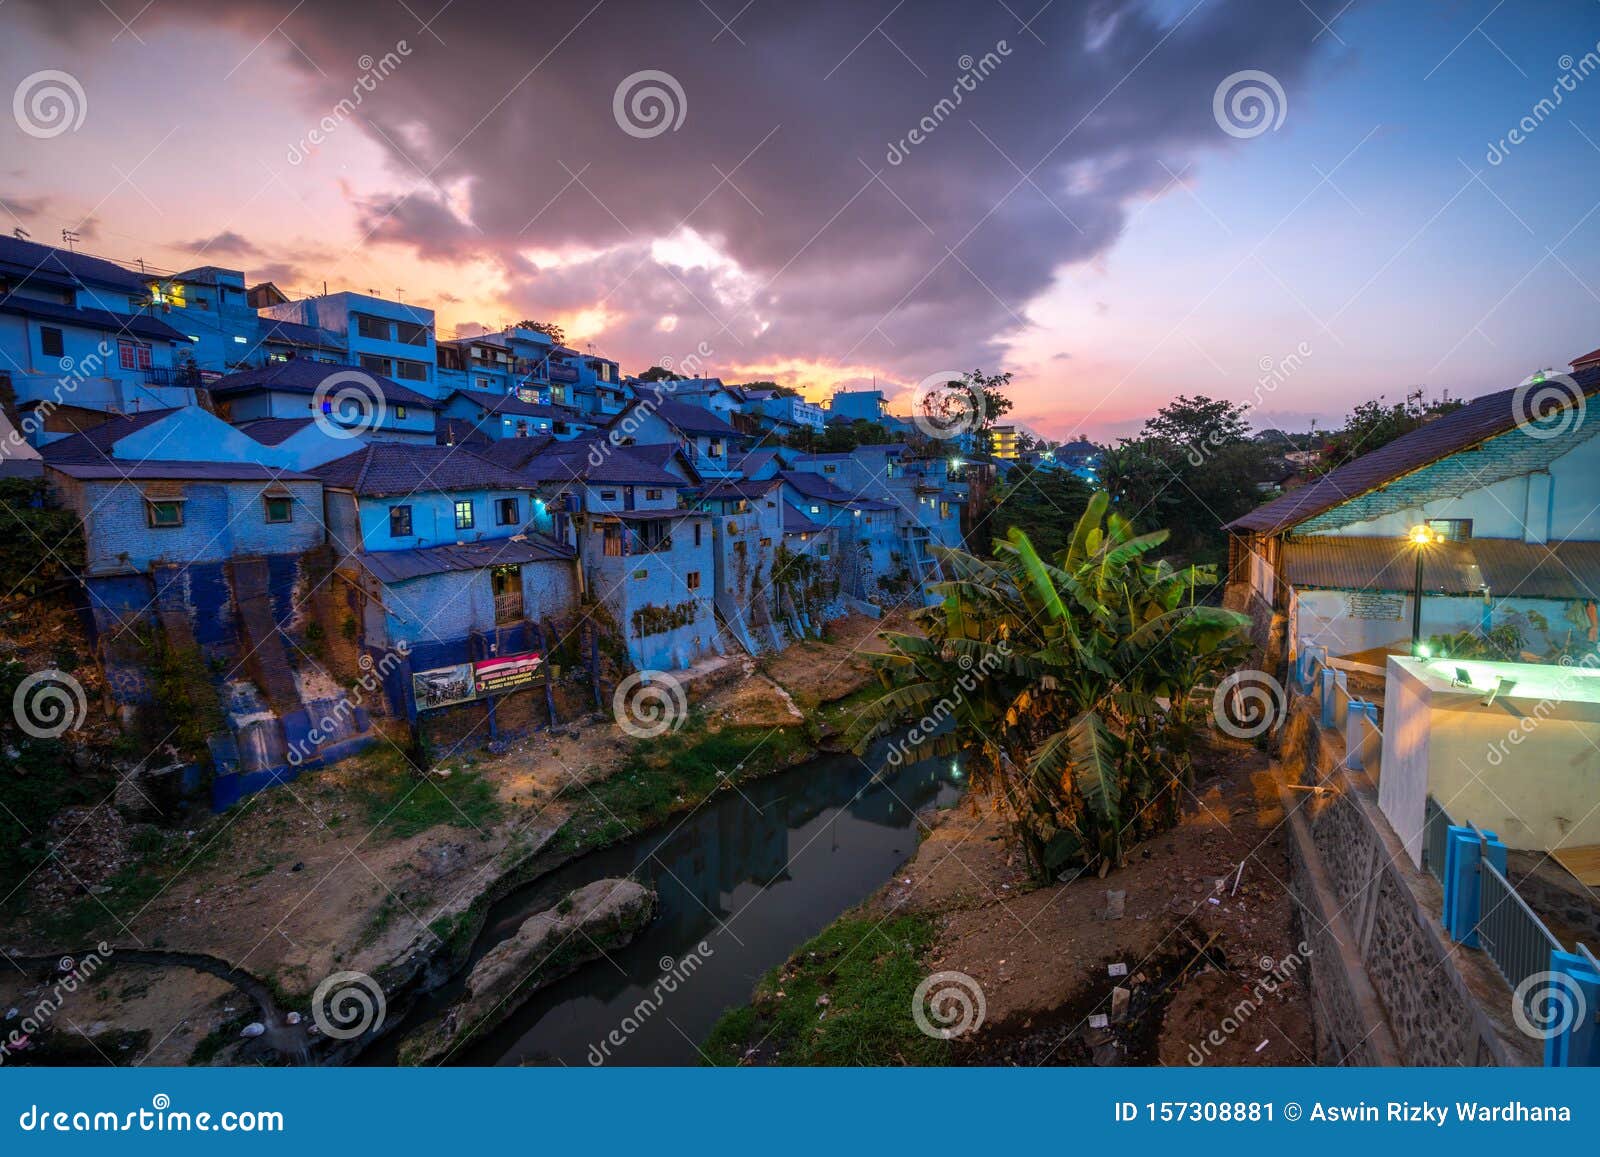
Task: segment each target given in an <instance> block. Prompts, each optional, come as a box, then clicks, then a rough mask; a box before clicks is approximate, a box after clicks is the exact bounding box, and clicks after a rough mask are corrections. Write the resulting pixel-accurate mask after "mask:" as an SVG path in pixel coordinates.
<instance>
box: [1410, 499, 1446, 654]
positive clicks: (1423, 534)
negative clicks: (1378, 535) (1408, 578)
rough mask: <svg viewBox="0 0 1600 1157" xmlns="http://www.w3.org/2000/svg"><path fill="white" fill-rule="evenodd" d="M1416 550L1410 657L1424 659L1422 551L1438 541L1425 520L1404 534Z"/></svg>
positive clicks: (1425, 651) (1426, 649)
mask: <svg viewBox="0 0 1600 1157" xmlns="http://www.w3.org/2000/svg"><path fill="white" fill-rule="evenodd" d="M1406 538H1407V540H1408V541H1409V542H1410V543H1411V546H1412V548H1413V549H1414V550H1415V551H1416V552H1417V584H1416V589H1415V591H1414V592H1413V593H1412V596H1411V657H1412V658H1413V659H1426V658H1427V657H1428V648H1427V647H1425V646H1423V645H1422V562H1423V554H1422V552H1423V551H1424V550H1426V549H1427V548H1428V547H1430V546H1432V545H1433V544H1434V543H1436V542H1438V541H1439V535H1438V534H1437V533H1436V532H1435V531H1434V529H1433V527H1431V526H1429V525H1428V524H1427V523H1426V522H1424V523H1420V524H1418V525H1416V526H1413V527H1412V528H1411V532H1410V533H1409V534H1408V535H1407V536H1406Z"/></svg>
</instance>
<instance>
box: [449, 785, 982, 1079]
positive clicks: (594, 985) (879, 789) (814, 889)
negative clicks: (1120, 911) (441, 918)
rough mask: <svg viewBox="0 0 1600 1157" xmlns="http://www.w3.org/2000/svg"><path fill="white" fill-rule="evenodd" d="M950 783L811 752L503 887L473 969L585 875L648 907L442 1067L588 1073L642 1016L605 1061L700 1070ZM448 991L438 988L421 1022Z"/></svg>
mask: <svg viewBox="0 0 1600 1157" xmlns="http://www.w3.org/2000/svg"><path fill="white" fill-rule="evenodd" d="M959 778H960V773H959V770H957V765H954V764H952V763H951V762H950V761H949V760H929V761H925V762H923V763H918V764H911V765H908V766H906V767H904V768H902V769H900V770H898V771H896V772H894V773H893V774H891V775H889V776H886V777H882V778H879V779H877V780H874V779H873V778H872V776H871V775H870V773H869V772H868V771H867V769H866V768H865V767H864V766H863V765H862V763H861V762H860V761H859V760H856V759H853V758H849V757H831V756H830V757H824V758H821V759H817V760H814V761H812V762H810V763H807V764H805V765H803V766H802V767H797V768H795V769H794V770H792V771H788V772H785V773H783V774H781V775H778V776H774V777H772V778H770V779H766V780H762V781H760V782H758V783H755V784H750V785H746V786H745V787H744V788H743V789H742V792H741V791H724V792H721V793H719V794H718V796H717V797H716V798H715V799H714V800H713V801H712V802H709V803H707V804H704V805H702V807H701V808H700V809H699V810H698V811H697V812H695V813H694V814H693V815H692V816H691V817H690V818H689V819H688V820H687V821H684V822H683V823H682V824H681V826H679V827H677V828H676V829H674V828H671V827H670V826H669V827H668V828H667V829H666V830H665V832H658V833H653V834H651V835H649V836H645V837H641V838H640V839H637V840H633V841H630V842H628V843H626V844H622V845H619V846H617V847H615V848H612V849H609V850H607V851H604V852H598V853H595V854H593V855H590V856H586V857H584V858H583V859H582V860H581V861H578V862H576V863H573V864H571V865H568V867H566V868H564V869H562V870H561V871H560V872H557V873H555V874H553V875H552V876H549V877H546V878H545V879H543V880H540V881H538V882H536V883H535V884H533V885H531V886H530V887H529V888H527V889H525V890H523V891H521V892H518V893H514V894H513V895H511V896H509V897H507V898H506V900H504V901H502V902H501V903H500V904H499V905H497V906H496V907H495V909H494V910H493V911H492V912H491V913H490V920H489V924H488V926H487V928H486V929H485V932H484V935H483V936H482V937H481V938H480V940H479V942H478V944H477V945H476V946H475V947H474V950H473V959H474V960H476V958H477V957H478V956H481V955H482V954H483V953H484V952H485V951H487V950H488V949H489V948H490V947H491V946H493V945H494V944H495V943H497V942H498V941H500V940H502V939H504V938H505V937H507V936H510V935H511V934H512V933H514V932H515V931H516V929H517V928H518V926H519V925H520V924H521V923H522V922H523V921H524V920H526V919H527V918H528V917H529V916H531V915H533V914H534V913H536V912H541V911H543V910H545V909H547V908H549V907H550V906H552V905H553V904H555V903H556V902H557V901H558V900H559V899H560V898H561V897H562V896H564V895H565V894H566V893H567V892H569V891H571V890H572V889H573V888H575V887H578V886H580V885H582V884H585V883H588V882H589V881H591V880H595V879H600V878H603V877H607V876H622V875H629V874H631V875H633V876H634V877H635V878H637V879H640V880H642V881H645V882H647V883H649V884H650V885H651V886H653V887H654V888H656V890H657V892H658V893H659V895H660V911H659V914H658V915H657V917H656V920H655V921H654V923H652V924H651V925H650V927H649V928H648V929H646V930H645V931H644V932H643V933H642V934H641V935H640V936H639V938H638V939H637V940H635V941H634V942H633V943H632V944H630V945H629V946H628V947H627V948H625V949H622V950H621V951H618V952H613V953H612V954H611V959H610V960H604V959H602V960H599V961H596V962H594V963H592V964H589V965H586V966H585V967H584V968H583V969H581V970H580V971H579V972H577V973H576V974H574V975H573V976H570V977H568V978H567V979H565V980H563V981H560V982H558V983H556V984H554V985H552V986H551V987H550V988H547V989H545V990H544V991H543V992H541V993H539V994H538V995H536V996H535V997H534V998H533V999H532V1000H531V1001H529V1002H528V1003H527V1004H526V1005H524V1006H523V1007H522V1009H520V1010H519V1011H518V1012H517V1014H516V1015H515V1016H513V1017H512V1018H511V1019H510V1020H509V1021H508V1022H506V1024H504V1025H502V1026H501V1027H500V1028H499V1029H498V1030H496V1031H495V1032H494V1033H492V1034H490V1035H488V1036H486V1037H485V1038H483V1039H482V1040H480V1041H478V1042H476V1043H475V1044H474V1045H473V1046H471V1047H470V1048H468V1049H465V1050H463V1051H462V1052H461V1053H460V1054H458V1055H457V1056H456V1057H455V1058H453V1059H454V1061H455V1062H456V1063H463V1064H479V1065H483V1064H525V1063H534V1064H562V1063H565V1064H588V1063H590V1058H591V1055H592V1054H591V1046H594V1045H596V1044H597V1043H598V1042H600V1041H602V1040H604V1039H605V1038H606V1036H607V1034H608V1033H610V1032H611V1031H612V1030H613V1029H616V1028H617V1027H618V1026H619V1025H620V1024H621V1023H622V1022H623V1020H624V1018H625V1017H628V1016H629V1014H630V1013H637V1012H643V1015H642V1016H635V1017H634V1018H633V1019H634V1020H636V1021H638V1025H637V1028H633V1027H632V1022H630V1025H629V1027H630V1029H631V1030H632V1031H631V1032H630V1033H629V1035H628V1036H627V1039H626V1041H625V1042H624V1043H623V1044H621V1045H620V1046H619V1045H615V1044H612V1045H609V1046H607V1050H606V1051H607V1054H608V1056H609V1060H608V1062H607V1063H611V1064H631V1065H661V1064H696V1063H698V1062H699V1060H700V1053H699V1049H698V1046H699V1044H700V1043H701V1042H702V1041H703V1040H704V1039H705V1036H706V1033H707V1032H709V1031H710V1029H711V1026H712V1024H713V1023H715V1021H716V1019H717V1017H718V1015H719V1014H720V1013H721V1012H722V1011H723V1010H724V1009H725V1008H729V1007H733V1006H735V1005H740V1004H743V1003H745V1002H746V1001H747V1000H748V999H749V996H750V992H751V989H752V988H753V987H754V985H755V982H756V980H757V979H758V978H759V977H760V976H761V975H762V974H763V973H765V972H766V971H767V970H768V969H770V968H772V967H773V966H774V965H776V964H779V963H781V962H782V961H783V960H785V959H786V958H787V957H788V956H789V954H790V953H791V952H792V951H793V950H794V949H795V948H796V947H798V946H799V945H800V944H801V943H803V942H804V941H805V940H807V939H808V938H810V937H811V936H813V935H815V934H816V933H817V932H819V931H820V930H821V929H822V928H823V927H824V926H826V925H827V924H828V922H829V921H831V920H832V919H833V918H834V917H836V916H837V915H838V914H839V913H840V912H842V911H844V910H845V909H846V908H849V907H850V906H852V905H853V904H856V903H858V902H860V901H861V900H863V899H865V898H866V897H867V896H868V895H869V894H871V893H872V891H873V890H875V889H876V888H877V887H878V886H879V885H881V884H882V883H883V882H884V881H885V880H886V879H888V877H889V875H890V873H891V872H893V871H894V869H895V868H896V867H897V866H898V865H899V864H900V863H901V862H903V861H904V860H905V859H907V858H908V857H909V856H910V855H911V853H912V851H913V850H914V849H915V847H916V842H917V836H916V833H914V832H913V830H912V829H913V826H914V824H915V812H916V810H917V809H919V808H921V807H924V806H925V805H927V804H929V803H935V802H936V803H938V804H940V805H941V806H944V805H948V804H951V803H953V802H955V800H956V799H957V798H958V797H959V789H958V787H957V786H956V784H957V783H958V782H959ZM701 941H705V943H706V945H707V946H708V948H709V950H710V951H709V955H708V956H707V957H706V958H705V959H704V960H703V962H701V963H700V964H699V965H698V966H697V968H696V969H695V970H694V971H693V973H692V975H689V976H688V977H686V978H685V979H683V981H682V982H681V983H679V984H677V985H676V986H675V991H673V992H671V993H670V994H668V995H667V996H666V997H665V999H664V1000H663V1001H662V1003H661V1006H660V1008H659V1009H650V1008H648V1007H646V1008H643V1009H641V1007H640V1002H641V1000H646V999H647V998H650V997H652V996H653V994H656V993H657V992H658V991H659V990H658V989H657V981H658V978H659V977H660V976H661V971H662V963H663V961H664V960H670V961H676V960H679V959H681V958H682V957H683V956H684V954H686V953H689V952H691V951H693V949H694V947H695V945H697V944H699V943H700V942H701ZM455 992H456V989H455V986H452V987H451V988H449V989H446V990H444V991H442V992H441V993H439V994H437V995H436V998H435V999H434V1000H433V1001H431V1002H430V1003H429V1007H428V1008H426V1009H423V1010H421V1012H420V1014H419V1015H427V1014H428V1013H430V1012H433V1011H437V1010H438V1009H439V1008H441V1007H442V1006H443V1004H444V1003H446V1002H447V1001H448V999H449V998H450V997H452V996H454V995H455Z"/></svg>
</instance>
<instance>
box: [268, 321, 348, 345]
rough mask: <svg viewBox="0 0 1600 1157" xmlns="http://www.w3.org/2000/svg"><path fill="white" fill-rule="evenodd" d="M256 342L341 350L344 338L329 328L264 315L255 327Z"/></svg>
mask: <svg viewBox="0 0 1600 1157" xmlns="http://www.w3.org/2000/svg"><path fill="white" fill-rule="evenodd" d="M256 342H257V343H258V344H259V343H262V342H282V343H283V344H285V345H294V346H306V347H309V348H311V349H322V350H342V349H344V344H345V343H344V340H343V339H342V338H340V336H339V335H338V334H336V333H333V332H332V331H330V330H326V329H321V328H320V327H318V326H314V325H302V324H301V323H300V322H298V321H283V320H281V319H279V318H276V317H264V318H262V319H261V322H260V324H259V326H258V327H257V329H256Z"/></svg>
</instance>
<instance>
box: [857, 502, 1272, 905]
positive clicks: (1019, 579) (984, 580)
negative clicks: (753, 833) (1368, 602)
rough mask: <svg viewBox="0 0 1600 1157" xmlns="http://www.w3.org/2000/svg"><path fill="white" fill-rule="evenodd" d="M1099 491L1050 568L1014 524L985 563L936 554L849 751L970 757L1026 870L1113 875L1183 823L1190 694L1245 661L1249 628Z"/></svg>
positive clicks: (1159, 538)
mask: <svg viewBox="0 0 1600 1157" xmlns="http://www.w3.org/2000/svg"><path fill="white" fill-rule="evenodd" d="M1109 508H1110V499H1109V496H1108V495H1106V494H1105V493H1097V494H1095V495H1094V496H1093V497H1092V498H1091V499H1090V501H1089V503H1088V505H1087V507H1086V509H1085V510H1084V512H1083V515H1082V517H1081V518H1080V519H1079V520H1078V523H1077V525H1076V527H1075V528H1074V531H1073V534H1072V536H1071V538H1070V539H1069V540H1068V545H1067V547H1066V549H1064V550H1062V551H1061V552H1060V553H1059V554H1057V555H1056V556H1055V557H1054V558H1053V559H1045V558H1042V557H1040V555H1039V554H1038V552H1037V551H1035V549H1034V547H1033V544H1032V543H1031V542H1030V541H1029V539H1028V536H1027V535H1026V534H1024V533H1023V532H1022V531H1020V530H1016V529H1013V530H1011V531H1010V532H1009V533H1008V535H1007V536H1006V538H1005V539H1002V540H996V541H995V543H994V544H993V554H992V556H991V557H989V558H980V557H978V556H976V555H973V554H969V553H967V552H965V551H961V550H954V549H949V548H942V547H941V548H935V551H936V553H937V554H938V555H939V559H940V562H941V564H942V567H943V573H944V574H945V575H947V576H949V577H948V578H946V579H945V580H944V581H942V582H939V583H936V584H933V586H932V590H933V591H934V592H935V593H936V595H937V596H938V600H939V601H938V602H937V603H935V604H933V605H930V606H928V607H924V608H921V609H920V610H918V611H916V612H915V613H914V615H913V619H914V621H915V623H916V625H917V626H918V627H919V628H920V629H921V631H922V633H921V634H891V635H888V636H887V637H886V638H887V642H888V646H889V649H888V651H887V652H886V653H884V654H881V655H876V656H874V657H873V658H874V663H875V666H876V668H877V672H878V676H879V679H880V680H881V682H882V684H883V687H884V694H883V696H882V697H881V698H879V699H878V700H877V701H875V702H874V703H872V704H870V705H869V706H868V707H867V708H866V709H865V710H864V711H862V713H861V714H860V716H859V717H858V721H857V723H856V726H855V727H854V729H853V730H852V733H851V735H850V736H849V740H850V742H851V744H852V746H853V747H854V749H855V750H856V751H857V753H865V751H866V750H867V748H868V746H869V745H870V744H871V743H872V742H873V740H875V739H877V738H878V737H880V736H882V735H884V734H887V733H889V732H892V731H895V730H898V729H902V728H907V727H909V728H910V730H909V731H908V732H907V738H906V739H905V740H903V741H902V743H903V744H904V745H905V746H906V750H904V751H903V754H904V756H905V757H908V758H923V757H929V756H935V755H948V754H952V753H955V752H965V753H967V755H968V757H969V766H970V768H971V773H972V783H973V786H974V788H975V789H976V790H980V791H985V792H988V793H990V794H991V795H992V797H993V798H994V799H995V800H996V801H998V803H999V805H1000V806H1001V807H1002V808H1003V809H1004V812H1005V814H1006V815H1007V818H1008V819H1009V821H1010V823H1011V826H1012V829H1013V831H1014V833H1015V836H1016V838H1017V839H1018V841H1019V842H1020V844H1021V846H1022V848H1023V850H1024V852H1025V854H1026V856H1027V861H1028V865H1029V868H1030V870H1031V871H1032V872H1033V874H1034V875H1035V876H1036V877H1038V878H1040V879H1048V878H1054V877H1056V876H1058V875H1059V874H1060V873H1062V872H1063V871H1064V870H1067V869H1071V868H1073V867H1074V866H1079V867H1081V868H1082V869H1095V868H1101V867H1112V866H1116V865H1117V864H1119V863H1120V862H1121V861H1122V859H1123V856H1124V853H1125V851H1126V849H1127V848H1128V847H1129V846H1130V845H1131V844H1132V843H1135V842H1137V841H1138V840H1140V839H1143V838H1146V837H1148V836H1149V835H1151V834H1154V833H1155V832H1157V831H1160V830H1162V829H1163V828H1165V827H1168V826H1170V825H1171V824H1173V823H1175V822H1176V821H1177V819H1178V818H1179V816H1180V815H1181V814H1182V797H1183V792H1182V785H1183V783H1184V782H1185V781H1186V778H1187V776H1188V771H1189V764H1188V747H1189V739H1190V735H1191V733H1192V731H1193V727H1194V721H1193V719H1192V718H1191V717H1190V711H1189V702H1190V699H1191V693H1192V692H1193V691H1194V690H1195V688H1196V687H1197V686H1199V685H1201V684H1205V683H1210V682H1212V681H1214V680H1215V679H1217V678H1219V677H1220V676H1221V675H1222V674H1223V673H1224V672H1225V671H1227V670H1230V669H1232V668H1233V667H1235V666H1236V665H1237V664H1238V663H1239V661H1241V659H1242V658H1243V656H1244V654H1245V653H1246V652H1247V650H1248V646H1249V644H1248V639H1247V635H1246V628H1247V627H1248V623H1249V621H1248V619H1247V618H1246V617H1245V616H1243V615H1239V614H1236V613H1234V612H1231V611H1225V610H1222V609H1220V608H1217V607H1209V606H1195V605H1193V604H1192V602H1191V601H1190V597H1189V596H1190V592H1191V591H1192V589H1193V586H1194V584H1195V580H1196V576H1195V574H1194V572H1193V570H1192V569H1191V568H1183V569H1175V568H1173V567H1172V566H1171V565H1170V564H1169V563H1167V562H1166V561H1165V560H1163V559H1161V558H1159V557H1158V556H1157V555H1156V553H1155V552H1156V551H1158V550H1159V549H1160V547H1161V545H1162V544H1163V543H1164V542H1165V541H1166V537H1167V535H1166V532H1165V531H1155V532H1153V533H1145V534H1140V533H1138V532H1137V531H1136V530H1135V528H1134V526H1133V525H1132V523H1131V522H1129V520H1128V519H1126V518H1123V517H1122V516H1120V515H1118V514H1116V513H1113V512H1111V511H1110V509H1109Z"/></svg>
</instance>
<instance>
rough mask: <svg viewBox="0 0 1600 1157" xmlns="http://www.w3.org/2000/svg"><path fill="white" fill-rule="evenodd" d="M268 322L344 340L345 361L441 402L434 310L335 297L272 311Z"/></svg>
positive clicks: (353, 296) (372, 299)
mask: <svg viewBox="0 0 1600 1157" xmlns="http://www.w3.org/2000/svg"><path fill="white" fill-rule="evenodd" d="M261 314H262V316H263V317H270V318H276V319H277V320H279V321H290V322H298V323H299V324H301V325H304V326H311V327H315V328H317V329H321V330H326V331H328V332H331V333H334V334H337V335H339V336H340V337H341V338H342V339H343V341H344V344H345V356H344V360H345V361H346V362H349V363H351V364H353V365H356V366H359V367H360V368H361V369H363V370H366V371H367V373H369V374H374V375H377V376H379V377H383V378H389V379H392V380H395V381H399V382H403V383H405V385H406V386H407V387H409V388H411V389H414V390H417V391H418V392H420V393H422V394H424V395H425V396H427V397H429V398H435V397H437V396H438V385H437V375H436V366H437V363H438V356H437V354H436V353H435V351H434V317H433V310H431V309H424V308H422V307H421V306H416V305H407V304H406V303H405V302H402V301H391V300H389V299H388V298H383V297H374V296H372V295H370V294H365V293H349V292H345V293H329V294H324V295H323V296H321V297H308V298H305V299H303V300H301V301H289V302H283V303H281V304H278V305H269V306H266V307H264V308H263V309H262V310H261Z"/></svg>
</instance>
